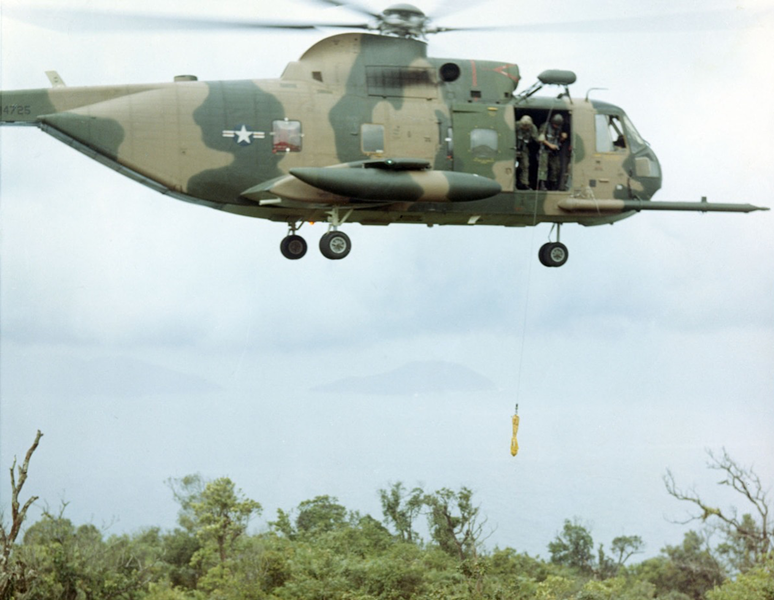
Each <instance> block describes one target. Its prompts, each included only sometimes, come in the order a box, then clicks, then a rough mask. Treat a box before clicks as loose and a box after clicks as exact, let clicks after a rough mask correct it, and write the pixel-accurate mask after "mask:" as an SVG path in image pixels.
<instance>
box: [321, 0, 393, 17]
mask: <svg viewBox="0 0 774 600" xmlns="http://www.w3.org/2000/svg"><path fill="white" fill-rule="evenodd" d="M316 1H317V2H322V3H323V4H331V5H333V6H341V7H344V8H348V9H349V10H351V11H354V12H358V13H360V14H361V15H368V16H369V17H373V18H374V19H381V18H382V13H378V12H374V11H373V10H371V9H370V8H367V7H365V6H363V5H362V4H358V3H356V2H341V1H340V0H316Z"/></svg>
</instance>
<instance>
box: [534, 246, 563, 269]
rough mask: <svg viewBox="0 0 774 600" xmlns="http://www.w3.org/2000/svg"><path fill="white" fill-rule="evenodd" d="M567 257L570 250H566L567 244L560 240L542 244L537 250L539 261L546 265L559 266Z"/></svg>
mask: <svg viewBox="0 0 774 600" xmlns="http://www.w3.org/2000/svg"><path fill="white" fill-rule="evenodd" d="M569 257H570V252H569V251H568V250H567V246H565V245H564V244H562V243H561V242H550V243H548V244H543V245H542V246H541V247H540V251H539V252H538V258H539V259H540V263H541V264H542V265H545V266H546V267H561V266H562V265H563V264H564V263H566V262H567V259H568V258H569Z"/></svg>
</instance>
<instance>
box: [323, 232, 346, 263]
mask: <svg viewBox="0 0 774 600" xmlns="http://www.w3.org/2000/svg"><path fill="white" fill-rule="evenodd" d="M350 250H352V241H351V240H350V239H349V236H348V235H347V234H346V233H344V232H343V231H329V232H328V233H326V234H325V235H324V236H322V237H321V238H320V252H322V255H323V256H324V257H325V258H328V259H330V260H341V259H342V258H344V257H345V256H346V255H347V254H349V251H350Z"/></svg>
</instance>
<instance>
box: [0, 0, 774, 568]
mask: <svg viewBox="0 0 774 600" xmlns="http://www.w3.org/2000/svg"><path fill="white" fill-rule="evenodd" d="M416 4H417V5H419V6H420V7H422V8H423V9H426V10H427V11H428V12H430V13H432V12H433V7H434V6H435V4H434V3H423V2H416ZM474 4H475V3H474ZM566 4H567V3H560V2H540V3H534V2H531V3H530V2H523V3H519V2H513V1H511V0H494V1H492V2H487V3H480V4H476V5H475V7H474V8H472V9H470V10H466V11H464V12H458V13H456V14H455V15H453V16H450V17H448V18H447V19H445V20H441V21H440V22H441V23H442V24H444V25H450V26H453V25H460V24H465V25H472V24H481V25H486V24H503V23H520V24H537V23H556V22H559V21H562V22H575V21H583V20H591V19H602V18H612V19H619V20H618V21H616V25H614V26H611V27H606V26H601V25H594V26H588V27H578V28H571V30H570V31H564V32H561V33H546V32H544V31H542V29H540V31H539V32H538V27H537V26H535V27H534V28H533V29H534V31H533V32H530V31H529V30H527V31H521V32H519V33H505V32H494V33H492V32H487V33H486V34H480V33H454V34H451V33H450V34H446V35H444V36H441V37H435V38H433V39H431V40H430V47H429V51H430V54H431V55H433V56H447V57H462V58H466V57H475V58H480V59H492V60H495V59H496V60H504V61H511V62H516V63H518V64H519V65H520V67H521V69H522V75H523V81H524V86H525V87H526V86H528V85H529V84H530V83H531V82H532V81H534V80H535V78H536V76H537V74H538V73H539V72H541V71H543V70H544V69H548V68H563V69H571V70H574V71H575V72H576V73H577V74H578V82H577V83H576V84H575V85H574V86H573V88H572V91H573V93H574V95H575V96H577V97H583V96H585V94H586V91H587V90H588V89H589V88H592V87H604V88H607V91H596V92H593V94H594V97H596V98H600V99H604V100H606V101H609V102H612V103H614V104H618V105H620V106H623V107H624V108H625V109H626V111H627V112H628V114H629V116H630V117H631V118H632V120H633V121H634V123H635V124H636V125H637V127H638V128H639V130H640V132H641V133H642V134H643V136H644V137H645V138H646V139H647V140H648V141H649V142H650V143H651V145H652V147H653V149H654V150H655V152H656V153H657V155H658V156H659V159H660V161H661V165H662V169H663V171H664V186H663V188H662V190H661V191H660V192H659V193H658V195H657V196H656V199H657V200H688V201H696V200H699V199H700V197H701V196H708V197H709V199H710V200H711V201H718V202H722V201H729V202H750V203H753V204H759V205H764V206H772V205H773V204H774V202H772V196H773V195H774V194H773V192H774V171H772V168H771V165H772V164H774V144H772V138H774V120H772V115H771V112H770V110H769V109H768V105H769V104H770V101H771V98H772V97H774V78H773V77H772V73H771V69H770V57H771V55H772V52H774V43H772V42H771V41H770V40H771V39H772V27H773V26H774V22H773V21H772V14H771V7H772V5H771V2H750V1H747V0H739V1H736V2H735V1H727V0H713V1H707V2H675V1H674V0H672V1H669V2H666V1H655V2H651V3H648V4H647V5H643V3H642V2H635V1H633V0H631V1H630V0H616V1H612V0H610V1H605V0H592V1H588V2H583V3H573V4H572V5H571V6H567V5H566ZM11 5H12V3H10V2H6V1H5V0H2V3H1V4H0V6H2V7H8V6H11ZM92 5H93V6H97V5H99V6H100V7H104V6H106V5H109V6H115V7H116V8H117V9H121V8H127V9H132V10H137V11H143V10H147V11H148V12H155V13H163V14H175V13H178V12H179V10H180V4H179V3H176V2H172V1H171V0H154V1H153V2H150V1H143V2H139V1H134V0H133V1H132V2H99V3H97V2H87V1H85V0H81V1H78V0H58V1H57V2H56V6H57V7H61V9H62V10H64V9H65V8H69V7H73V8H76V9H88V8H90V7H92ZM368 5H369V6H372V7H373V8H375V9H380V8H384V6H382V5H379V4H377V3H374V2H370V3H368ZM289 7H292V9H289ZM698 9H701V10H703V11H710V12H706V13H705V14H704V15H703V17H702V18H695V19H692V20H691V21H690V27H688V26H686V25H685V23H686V21H685V20H684V19H682V20H680V21H679V23H680V24H681V26H680V27H678V28H676V29H678V30H677V31H668V32H664V31H663V28H662V26H660V25H658V22H657V21H656V20H654V19H650V18H649V17H651V16H660V15H664V14H668V13H674V12H682V11H688V10H698ZM712 11H720V12H718V13H716V12H712ZM186 14H187V15H211V16H217V17H224V18H225V17H232V16H245V17H249V16H253V17H255V16H257V17H258V18H262V19H267V20H270V19H280V18H292V19H306V18H315V19H317V18H321V19H323V18H324V19H328V20H331V21H340V20H342V19H344V18H347V14H348V13H346V12H344V11H341V10H339V9H335V8H331V9H329V8H322V9H321V8H318V7H317V6H316V5H313V4H310V3H309V2H304V1H302V0H298V1H297V2H290V1H288V2H281V3H278V2H273V3H272V2H267V1H264V0H260V1H255V2H236V1H235V0H231V1H228V0H225V1H221V2H218V3H212V2H204V1H194V2H188V3H186ZM631 17H641V18H638V19H637V20H636V22H637V23H638V24H640V27H633V26H632V21H631V20H629V21H627V20H626V19H630V18H631ZM56 18H57V20H58V21H59V22H60V23H61V24H65V25H66V24H67V23H70V22H73V24H75V23H74V18H73V17H72V15H68V13H67V12H62V13H61V14H59V13H57V15H56ZM352 20H353V21H360V20H361V18H360V17H358V16H354V17H352ZM0 27H1V29H0V32H1V33H2V38H1V39H0V88H2V89H25V88H39V87H47V86H48V85H49V84H48V80H47V79H46V77H45V75H44V71H46V70H51V69H55V70H58V71H59V73H60V75H61V76H62V78H63V79H64V80H65V82H66V83H67V84H68V85H71V86H76V85H103V84H120V83H146V82H157V81H171V80H172V78H173V77H174V76H175V75H178V74H182V73H193V74H196V75H198V76H199V78H200V79H202V80H213V79H249V78H271V77H277V76H279V74H280V73H281V72H282V69H283V67H284V65H285V64H286V63H287V62H289V61H292V60H296V59H297V58H298V57H299V56H300V55H301V53H302V52H303V51H304V50H305V49H306V48H307V47H308V46H310V45H311V44H312V43H314V42H315V41H316V40H318V39H321V38H322V37H323V36H324V35H326V33H324V32H312V33H273V32H264V31H260V32H252V33H243V32H233V31H231V32H227V33H193V32H187V33H171V32H159V31H154V32H146V33H137V32H134V33H128V32H111V33H93V32H90V33H88V34H83V33H80V32H79V31H76V30H73V31H72V32H70V33H61V32H52V31H49V30H45V29H41V28H39V27H33V26H30V25H27V24H23V23H19V22H16V21H12V20H11V19H9V18H7V17H3V16H2V13H0ZM324 230H325V229H324V226H323V225H320V224H317V225H315V226H306V227H304V229H303V230H302V233H303V234H304V235H305V236H306V238H307V240H308V241H309V245H310V251H309V253H308V255H307V256H306V257H304V259H302V260H300V261H297V262H291V261H288V260H286V259H284V258H283V257H282V256H281V255H280V252H279V242H280V240H281V238H282V237H283V236H284V235H285V233H286V232H285V228H284V227H283V226H282V225H280V224H275V223H268V222H263V221H257V220H251V219H247V218H241V217H235V216H229V215H225V214H221V213H219V212H217V211H213V210H209V209H205V208H201V207H197V206H192V205H188V204H185V203H182V202H176V201H174V200H170V199H169V198H166V197H164V196H162V195H159V194H156V193H154V192H152V191H150V190H148V189H146V188H143V187H142V186H139V185H137V184H135V183H133V182H131V181H130V180H128V179H125V178H123V177H121V176H119V175H117V174H116V173H114V172H113V171H111V170H109V169H106V168H104V167H103V166H100V165H99V164H97V163H95V162H93V161H90V160H89V159H88V158H86V157H85V156H83V155H81V154H79V153H77V152H75V151H73V150H72V149H70V148H68V147H67V146H65V145H64V144H61V143H59V142H57V141H56V140H54V139H53V138H51V137H49V136H47V135H45V134H43V133H42V132H40V131H39V130H36V129H29V128H10V127H4V128H2V129H1V130H0V236H1V237H0V335H1V336H2V341H0V351H1V354H0V437H1V439H0V467H1V469H0V494H2V496H1V497H0V506H2V507H5V508H6V509H7V507H8V504H9V498H8V481H7V479H8V478H7V472H8V471H7V469H8V467H9V466H10V464H11V462H12V460H13V455H14V454H16V455H18V456H19V457H20V458H21V457H22V456H23V454H24V452H25V451H26V449H27V448H28V447H29V445H30V443H31V442H32V440H33V438H34V435H35V431H36V429H41V430H42V431H43V432H44V434H45V437H44V438H43V441H42V443H41V446H40V448H39V450H38V452H37V454H36V455H35V458H34V461H33V464H32V467H31V469H30V479H29V481H28V486H27V489H26V492H27V494H33V493H34V494H36V495H39V496H40V497H41V500H40V502H39V503H38V507H39V508H36V509H35V510H33V511H32V514H31V516H32V518H33V519H34V518H37V516H39V514H40V508H42V507H44V506H45V505H46V503H47V505H48V506H49V507H51V508H56V507H57V506H58V505H59V503H60V501H63V500H64V501H66V502H69V506H68V507H67V511H66V515H67V516H69V517H70V518H71V519H73V520H74V521H76V522H78V523H82V522H87V521H88V522H93V523H94V524H96V525H98V526H102V525H110V528H109V530H108V531H112V532H121V531H133V530H136V529H138V528H140V527H142V526H150V525H161V526H164V527H172V526H174V523H175V514H176V510H177V507H176V506H175V504H174V502H173V499H172V495H171V493H170V491H169V490H168V489H167V488H166V487H165V485H164V481H165V480H166V479H167V478H169V477H181V476H183V475H186V474H188V473H193V472H201V473H202V474H203V475H204V476H205V477H212V478H215V477H219V476H224V475H225V476H229V477H231V478H232V479H233V480H234V481H235V482H236V483H237V485H238V486H239V487H241V488H242V489H243V490H244V492H245V493H246V494H247V495H248V496H250V497H252V498H254V499H256V500H258V501H260V502H261V503H262V504H263V505H264V508H265V511H264V516H263V517H262V518H261V519H259V520H258V521H256V525H255V526H256V527H257V528H258V529H260V528H261V527H265V526H266V525H265V523H266V521H267V520H271V519H273V518H274V516H275V513H276V509H277V508H283V509H286V510H287V509H290V508H292V507H294V506H296V505H297V504H298V503H299V502H300V501H302V500H306V499H310V498H312V497H314V496H316V495H319V494H330V495H334V496H337V497H338V498H339V500H340V501H341V502H342V503H343V504H344V505H346V506H347V507H348V508H350V509H358V510H361V511H363V512H370V513H371V514H373V515H374V516H376V517H380V509H379V502H378V496H377V490H378V489H379V488H380V487H387V486H388V485H389V484H390V483H391V482H394V481H398V480H402V481H403V482H405V483H406V484H407V485H408V486H413V485H416V484H422V485H424V486H425V487H426V489H428V490H434V489H437V488H440V487H442V486H448V487H452V488H458V487H459V486H461V485H467V486H469V487H471V488H473V489H474V490H475V491H476V498H477V499H478V501H479V502H480V504H481V508H482V512H483V513H484V514H486V515H488V517H489V525H490V526H491V528H492V530H493V533H492V536H491V537H490V539H489V542H488V543H489V545H490V547H491V546H494V545H495V544H499V545H501V546H504V545H508V546H512V547H514V548H516V549H518V550H526V551H529V552H531V553H542V554H543V555H546V554H547V551H546V545H547V544H548V542H549V541H550V540H551V539H552V538H553V537H554V535H555V533H556V532H557V531H558V530H559V529H560V528H561V525H562V522H563V520H564V519H565V518H572V517H574V516H577V517H579V518H580V519H582V520H583V521H584V522H586V523H587V524H589V526H590V527H591V529H592V532H593V534H594V538H595V541H597V542H603V543H605V544H609V543H610V541H611V540H612V538H613V537H615V536H617V535H622V534H638V535H641V536H642V537H643V539H644V540H645V542H646V543H647V550H648V553H649V554H654V553H656V552H658V550H659V548H661V547H662V546H663V545H664V544H665V543H675V542H677V541H678V540H680V539H681V538H682V534H683V532H684V531H685V529H684V528H682V527H680V526H678V525H674V524H672V523H670V522H669V519H677V518H681V517H682V516H683V514H684V512H683V510H684V507H682V506H680V505H679V504H678V503H676V501H674V500H672V499H671V498H669V497H668V496H667V494H666V492H665V491H664V488H663V484H662V482H661V477H662V475H663V474H664V472H665V470H666V469H667V468H671V469H672V470H673V472H674V473H675V476H676V478H677V479H678V481H679V482H681V483H684V484H685V485H686V486H690V485H694V484H695V485H696V487H697V489H698V490H700V491H701V492H702V493H704V494H705V495H706V496H707V498H708V499H709V501H710V502H714V503H717V504H719V505H721V506H726V505H727V503H728V502H729V500H730V499H729V497H728V496H727V495H723V494H722V493H721V492H722V490H720V489H718V486H716V485H715V482H716V481H717V477H716V476H714V475H713V473H711V472H708V471H707V469H706V468H705V467H704V464H705V459H706V456H705V453H704V451H705V448H714V449H719V448H721V447H723V446H725V447H726V448H727V449H728V451H729V452H730V453H731V455H732V456H734V457H736V458H738V459H739V460H740V461H741V462H743V463H744V464H753V465H754V466H755V468H756V470H757V471H758V472H759V473H760V474H761V476H762V478H763V479H764V481H766V482H768V483H769V484H770V485H771V484H772V483H774V461H772V458H771V457H772V456H774V300H773V298H774V235H773V234H774V214H773V213H771V212H769V213H753V214H750V215H738V214H728V215H724V214H707V215H702V214H696V213H688V214H676V213H675V214H670V213H644V214H641V215H637V216H635V217H633V218H631V219H627V220H625V221H623V222H620V223H618V224H616V225H615V226H612V227H611V226H605V227H598V228H583V227H580V226H573V225H570V226H567V227H565V228H563V230H562V241H563V242H565V243H566V244H567V245H568V247H569V250H570V259H569V262H568V263H567V264H566V265H565V266H564V267H562V268H560V269H546V268H544V267H542V266H541V265H540V264H539V263H538V260H537V250H538V248H539V246H540V245H541V244H542V243H543V242H544V241H546V239H547V237H548V232H549V226H547V225H544V226H540V227H537V228H528V229H504V228H499V229H498V228H485V227H464V228H462V227H460V228H439V227H436V228H433V229H428V228H425V227H420V226H396V225H393V226H390V227H386V228H367V227H362V226H360V225H351V226H349V227H345V231H347V233H348V234H349V235H350V236H351V238H352V240H353V246H354V247H353V250H352V253H351V254H350V256H349V257H347V258H346V259H345V260H343V261H336V262H333V261H328V260H326V259H325V258H323V257H322V256H321V255H320V254H319V252H317V248H316V245H317V240H318V239H319V237H320V235H322V233H323V232H324ZM424 362H427V363H428V364H425V365H424V368H425V370H427V371H428V372H430V373H431V374H433V375H434V376H437V377H439V378H443V377H445V375H444V374H445V373H448V369H449V364H452V365H458V368H459V369H460V371H461V372H467V370H468V369H469V370H472V371H473V372H474V373H475V374H478V375H479V376H481V377H482V378H485V379H486V380H488V381H489V382H491V386H489V388H488V389H487V386H482V387H481V389H479V390H478V391H471V390H469V389H465V390H464V391H457V392H450V391H448V390H446V389H445V386H441V385H439V386H438V391H437V392H436V393H423V394H405V393H403V394H394V395H385V394H373V393H368V392H363V391H362V390H361V391H360V392H358V393H350V394H341V393H323V392H319V391H317V392H315V391H312V388H316V387H318V386H325V385H326V384H334V383H336V382H338V381H340V380H342V379H346V378H349V377H358V378H369V377H376V376H382V375H384V374H385V373H391V372H392V371H394V370H396V369H401V368H402V367H404V366H405V365H409V366H410V367H412V368H414V367H416V363H424ZM400 373H405V370H403V371H399V372H398V374H397V375H395V374H393V375H391V376H390V377H399V376H400ZM383 380H384V379H383V378H382V379H374V380H371V381H383ZM431 381H436V380H435V379H432V378H431ZM442 388H443V389H442ZM516 402H518V403H519V405H520V415H521V418H522V425H521V431H520V436H519V442H520V446H521V451H520V453H519V455H518V456H517V457H516V458H511V457H510V454H509V444H510V416H511V414H512V411H513V405H514V403H516Z"/></svg>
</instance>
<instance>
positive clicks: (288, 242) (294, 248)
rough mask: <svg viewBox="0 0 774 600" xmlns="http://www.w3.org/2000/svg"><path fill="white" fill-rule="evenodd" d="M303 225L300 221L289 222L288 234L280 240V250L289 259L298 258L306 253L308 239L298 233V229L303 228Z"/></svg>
mask: <svg viewBox="0 0 774 600" xmlns="http://www.w3.org/2000/svg"><path fill="white" fill-rule="evenodd" d="M301 225H303V223H301ZM301 225H299V224H298V223H288V234H287V235H286V236H285V237H284V238H282V241H281V242H280V252H282V256H284V257H285V258H287V259H290V260H298V259H299V258H301V257H302V256H303V255H304V254H306V249H307V245H306V240H305V239H304V238H302V237H301V236H300V235H296V231H298V230H299V229H301Z"/></svg>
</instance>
